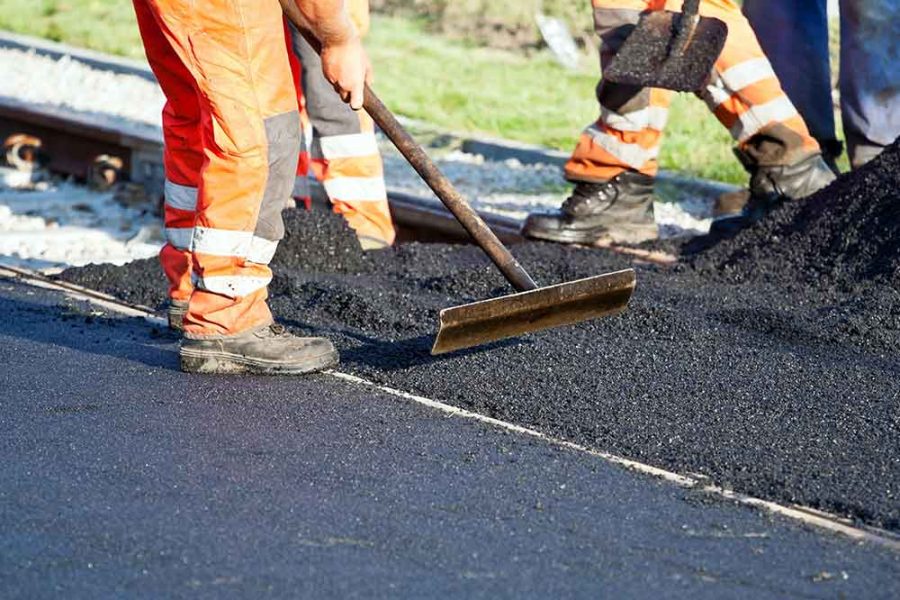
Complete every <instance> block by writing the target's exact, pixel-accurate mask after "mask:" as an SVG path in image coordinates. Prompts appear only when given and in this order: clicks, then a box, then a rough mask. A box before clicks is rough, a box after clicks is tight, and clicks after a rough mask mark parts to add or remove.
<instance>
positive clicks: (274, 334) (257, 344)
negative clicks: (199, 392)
mask: <svg viewBox="0 0 900 600" xmlns="http://www.w3.org/2000/svg"><path fill="white" fill-rule="evenodd" d="M337 364H338V352H337V350H336V349H335V348H334V346H333V345H332V344H331V342H329V341H328V340H326V339H325V338H307V337H298V336H295V335H293V334H290V333H288V332H287V331H285V329H284V327H283V326H281V325H275V324H271V325H264V326H262V327H258V328H256V329H252V330H250V331H245V332H244V333H239V334H238V335H234V336H229V337H220V338H212V339H211V338H203V339H185V340H183V341H182V342H181V370H182V371H185V372H187V373H256V374H260V375H302V374H304V373H312V372H314V371H321V370H323V369H328V368H330V367H333V366H335V365H337Z"/></svg>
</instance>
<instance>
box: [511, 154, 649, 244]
mask: <svg viewBox="0 0 900 600" xmlns="http://www.w3.org/2000/svg"><path fill="white" fill-rule="evenodd" d="M522 233H523V234H524V235H525V236H527V237H530V238H536V239H539V240H550V241H553V242H565V243H570V244H594V243H597V242H602V241H609V242H618V243H632V244H634V243H638V242H643V241H646V240H651V239H655V238H656V237H657V236H658V235H659V233H658V230H657V228H656V221H655V220H654V218H653V178H652V177H649V176H647V175H642V174H640V173H635V172H631V171H626V172H624V173H622V174H621V175H618V176H617V177H614V178H613V179H610V180H609V181H604V182H600V183H587V182H579V183H578V184H576V185H575V189H574V190H573V191H572V195H571V196H569V198H568V199H567V200H566V201H565V202H563V204H562V206H561V207H560V208H559V209H558V210H555V211H552V212H539V213H532V214H530V215H528V219H526V221H525V225H524V227H523V228H522Z"/></svg>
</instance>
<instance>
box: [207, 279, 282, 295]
mask: <svg viewBox="0 0 900 600" xmlns="http://www.w3.org/2000/svg"><path fill="white" fill-rule="evenodd" d="M193 279H194V287H196V288H197V289H201V290H206V291H208V292H213V293H214V294H221V295H223V296H228V297H229V298H241V297H243V296H249V295H250V294H252V293H253V292H255V291H257V290H261V289H262V288H264V287H266V286H267V285H269V282H270V281H272V277H271V276H269V277H241V276H237V275H234V276H232V275H219V276H216V277H196V276H195V277H194V278H193Z"/></svg>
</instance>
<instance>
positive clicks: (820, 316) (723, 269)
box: [62, 147, 900, 530]
mask: <svg viewBox="0 0 900 600" xmlns="http://www.w3.org/2000/svg"><path fill="white" fill-rule="evenodd" d="M897 153H898V148H897V147H894V148H892V149H890V150H889V152H888V153H886V155H885V156H884V157H883V158H882V159H881V160H879V161H878V162H877V164H875V165H873V166H872V167H871V168H868V169H865V170H864V171H861V172H859V173H856V174H853V175H850V176H845V177H844V178H842V179H841V180H840V181H839V182H838V183H836V184H835V185H834V186H832V187H831V188H829V189H828V190H826V191H825V192H823V193H822V194H820V195H818V196H816V197H815V198H813V199H812V200H810V201H809V203H807V204H804V205H803V206H801V205H799V204H797V205H794V206H785V207H783V208H782V209H781V210H779V211H777V212H776V214H775V215H773V218H772V219H770V220H769V221H767V222H765V223H763V224H761V225H760V226H758V227H757V228H755V229H752V230H750V231H747V232H744V233H743V234H741V235H739V236H737V237H735V238H734V239H732V240H729V241H727V242H723V243H722V244H720V245H718V246H716V247H715V248H713V249H711V250H709V251H708V252H707V253H706V254H704V255H702V256H698V257H695V259H694V260H693V262H692V264H690V265H683V266H681V267H679V268H677V269H674V270H672V269H670V270H665V269H662V268H658V267H650V266H641V267H639V272H638V290H637V292H636V294H635V298H634V301H633V303H632V306H631V308H630V310H629V311H628V312H626V313H625V314H623V315H621V316H619V317H614V318H609V319H604V320H600V321H595V322H592V323H587V324H583V325H580V326H576V327H570V328H565V329H561V330H556V331H551V332H544V333H540V334H535V335H531V336H526V337H524V338H521V339H517V340H511V341H506V342H502V343H497V344H494V345H491V346H488V347H483V348H478V349H474V350H470V351H465V352H460V353H456V354H452V355H449V356H447V357H443V358H439V359H435V358H432V357H431V356H429V354H428V351H429V349H430V344H431V341H432V337H431V336H432V335H433V334H434V331H435V328H436V324H437V313H438V311H439V309H440V308H443V307H447V306H453V305H458V304H461V303H464V302H468V301H471V300H476V299H481V298H488V297H491V296H497V295H500V294H505V293H507V292H508V290H509V288H508V287H507V285H506V284H505V283H504V281H503V279H502V278H501V276H500V275H499V274H497V273H496V271H495V270H494V268H493V267H492V266H491V265H490V264H489V262H488V261H487V259H486V258H484V257H483V256H482V255H481V253H480V251H479V250H478V249H476V248H473V247H467V246H448V245H422V244H409V245H405V246H401V247H400V248H398V249H395V250H384V251H378V252H373V253H368V254H364V255H363V254H361V253H359V252H357V251H355V250H353V249H352V248H351V246H350V245H349V241H350V240H351V236H350V233H349V232H348V231H347V230H346V229H344V228H343V227H338V226H337V224H336V221H337V220H338V218H337V217H336V216H333V215H331V214H330V213H305V212H295V213H291V214H289V215H288V223H289V229H290V230H291V231H292V232H293V234H292V236H291V237H290V238H288V240H286V242H285V243H284V244H282V245H281V247H280V248H279V252H278V254H277V255H276V258H275V261H274V263H273V268H274V270H275V274H276V276H275V279H274V281H273V283H272V286H271V294H272V308H273V311H274V312H275V314H276V315H277V316H278V317H279V318H280V319H282V320H283V321H284V322H285V323H286V324H287V325H289V326H290V327H293V328H294V329H296V330H298V331H301V332H315V333H317V334H320V335H329V336H331V337H332V338H333V339H335V341H336V343H337V344H338V345H339V347H340V348H341V351H342V359H343V366H342V369H344V370H347V371H351V372H355V373H358V374H360V375H362V376H365V377H368V378H370V379H373V380H375V381H378V382H381V383H384V384H388V385H391V386H394V387H397V388H400V389H404V390H408V391H411V392H415V393H419V394H422V395H425V396H428V397H432V398H436V399H439V400H442V401H444V402H448V403H451V404H455V405H458V406H462V407H465V408H467V409H470V410H475V411H477V412H480V413H482V414H486V415H489V416H493V417H497V418H501V419H505V420H508V421H512V422H515V423H518V424H521V425H525V426H529V427H535V428H537V429H539V430H541V431H544V432H546V433H549V434H552V435H556V436H560V437H563V438H565V439H569V440H572V441H576V442H578V443H582V444H585V445H588V446H590V447H594V448H598V449H602V450H607V451H612V452H615V453H618V454H621V455H624V456H628V457H631V458H635V459H638V460H642V461H645V462H649V463H652V464H656V465H659V466H662V467H665V468H670V469H674V470H678V471H692V472H698V473H703V474H706V475H708V476H709V477H710V478H711V479H712V480H713V481H715V482H716V483H718V484H720V485H724V486H726V487H731V488H734V489H737V490H740V491H743V492H746V493H750V494H754V495H758V496H762V497H765V498H770V499H774V500H778V501H785V502H797V503H802V504H805V505H809V506H813V507H816V508H820V509H824V510H829V511H834V512H837V513H840V514H845V515H848V516H851V517H853V518H856V519H859V520H861V521H864V522H867V523H870V524H874V525H880V526H883V527H888V528H891V529H894V530H900V502H898V501H897V498H898V497H900V386H898V383H897V382H898V381H900V357H898V353H897V348H898V347H900V346H898V344H900V321H898V314H900V293H898V291H897V288H896V286H895V285H894V284H895V282H896V274H897V265H898V261H900V256H898V245H897V244H898V242H900V238H898V237H897V236H896V235H895V234H894V233H892V232H895V231H896V229H890V227H894V228H896V227H897V226H898V221H896V220H895V221H893V222H891V215H892V214H895V213H892V212H891V211H892V210H894V208H895V206H896V203H897V201H898V192H897V190H898V189H900V181H898V170H897V167H896V161H897V160H898V158H897ZM891 190H893V191H891ZM876 192H877V193H876ZM881 227H884V228H885V229H884V230H882V229H880V228H881ZM842 231H844V232H848V233H847V238H846V239H845V240H844V242H842V241H841V237H840V235H839V234H840V232H842ZM882 231H883V232H884V233H882ZM299 232H303V235H302V236H301V235H300V234H299ZM320 236H321V237H320ZM788 239H791V240H793V241H794V243H793V244H788V243H787V241H786V240H788ZM332 249H334V250H332ZM331 252H333V254H329V253H331ZM514 253H515V254H516V255H517V257H518V258H519V260H520V261H521V262H522V263H523V264H524V265H525V266H526V267H527V268H529V270H530V271H531V272H532V274H533V275H534V277H535V278H536V279H537V280H538V281H539V283H541V284H551V283H558V282H560V281H565V280H569V279H573V278H577V277H584V276H589V275H595V274H598V273H602V272H606V271H611V270H615V269H619V268H622V267H623V266H626V264H627V259H626V258H624V257H622V256H618V255H612V254H609V253H606V252H604V251H602V250H592V249H582V248H571V247H566V246H560V245H552V244H541V243H526V244H521V245H519V246H516V247H515V248H514ZM332 258H333V259H334V261H335V262H334V265H337V266H334V267H328V266H327V264H326V263H328V262H329V260H331V259H332ZM320 259H321V260H320ZM317 261H319V262H317ZM62 277H63V278H65V279H67V280H70V281H75V282H78V283H81V284H83V285H90V286H92V287H98V286H99V288H100V289H102V290H103V291H106V292H109V293H113V294H117V295H120V296H122V297H126V298H128V299H129V300H132V301H139V302H142V303H144V304H150V305H154V304H156V303H158V302H160V301H161V300H162V299H163V291H164V282H163V280H162V272H161V270H159V268H158V267H157V266H156V265H155V261H143V262H138V263H133V264H131V265H127V266H125V267H113V266H101V267H90V268H84V269H71V270H69V271H66V272H65V273H63V275H62ZM154 278H155V280H156V282H157V283H156V284H155V285H154V284H153V283H152V282H153V279H154Z"/></svg>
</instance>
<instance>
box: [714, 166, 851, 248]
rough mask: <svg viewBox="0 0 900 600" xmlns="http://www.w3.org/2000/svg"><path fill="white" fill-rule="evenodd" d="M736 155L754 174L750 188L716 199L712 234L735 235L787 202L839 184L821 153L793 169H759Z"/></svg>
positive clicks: (774, 167)
mask: <svg viewBox="0 0 900 600" xmlns="http://www.w3.org/2000/svg"><path fill="white" fill-rule="evenodd" d="M735 154H736V155H737V157H738V159H739V160H740V161H741V163H742V164H743V165H744V168H745V169H747V171H748V172H749V173H750V186H749V189H748V190H746V191H743V192H733V193H729V194H723V195H722V196H720V197H719V198H717V199H716V203H715V205H714V206H713V219H715V220H714V221H713V225H712V228H711V229H710V232H711V233H719V234H722V233H734V232H736V231H738V230H740V229H743V228H744V227H747V226H748V225H750V224H752V223H755V222H757V221H759V220H760V219H762V218H763V217H765V216H766V215H767V214H769V212H771V210H772V209H773V208H775V207H776V206H778V205H779V204H781V203H782V202H784V201H785V200H800V199H802V198H806V197H807V196H811V195H812V194H814V193H816V192H818V191H819V190H821V189H822V188H824V187H825V186H827V185H828V184H830V183H831V182H832V181H834V180H835V175H834V172H833V171H832V170H831V168H830V167H829V166H828V164H827V163H826V162H825V160H824V159H823V158H822V155H821V154H819V153H815V154H812V155H808V156H806V157H805V158H802V159H801V160H799V161H797V162H795V163H794V164H791V165H758V164H754V161H753V160H751V159H750V158H749V157H748V156H747V155H746V154H745V153H743V152H742V151H740V150H735Z"/></svg>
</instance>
